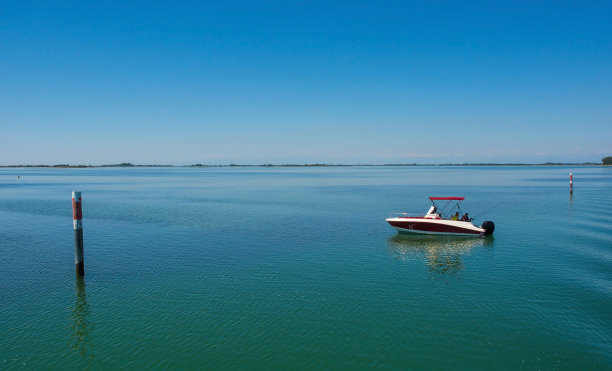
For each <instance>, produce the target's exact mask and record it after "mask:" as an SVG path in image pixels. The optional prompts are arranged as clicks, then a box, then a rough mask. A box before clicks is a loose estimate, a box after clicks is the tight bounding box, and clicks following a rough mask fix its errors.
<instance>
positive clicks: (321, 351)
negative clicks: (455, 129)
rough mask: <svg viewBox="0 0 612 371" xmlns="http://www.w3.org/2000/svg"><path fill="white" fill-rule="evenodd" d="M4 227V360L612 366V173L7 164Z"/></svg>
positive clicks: (0, 306) (50, 364) (1, 189)
mask: <svg viewBox="0 0 612 371" xmlns="http://www.w3.org/2000/svg"><path fill="white" fill-rule="evenodd" d="M570 172H573V173H574V183H575V188H574V195H573V197H570V195H569V191H568V188H569V184H568V183H569V180H568V176H569V173H570ZM17 176H20V177H21V178H20V179H17ZM73 190H81V191H82V192H83V218H84V220H83V226H84V234H85V271H86V276H85V279H84V280H77V279H76V278H75V272H74V239H73V230H72V210H71V199H70V196H71V191H73ZM428 196H465V197H466V201H465V202H464V204H463V205H464V209H465V210H466V211H469V212H470V214H471V215H472V216H476V215H478V214H480V213H484V214H483V215H482V216H481V217H479V218H478V220H477V224H478V225H479V224H480V223H481V222H482V221H483V220H493V221H494V222H495V224H496V230H495V234H494V236H493V237H488V238H480V237H478V238H440V237H410V236H402V235H398V234H397V233H396V232H395V230H394V229H393V228H391V227H390V226H388V225H387V224H386V223H385V221H384V219H385V218H386V217H388V216H389V214H390V213H392V212H403V211H406V212H414V213H417V214H422V213H424V212H425V211H426V210H427V208H428V206H429V205H430V202H429V200H428V199H427V197H428ZM0 222H1V223H0V369H22V368H28V369H41V368H43V369H67V368H68V369H88V368H91V369H125V368H132V369H141V368H147V367H149V368H171V367H172V368H174V367H180V368H196V367H197V368H205V369H223V368H229V367H233V368H244V369H313V368H326V369H328V368H344V369H359V368H372V369H406V368H409V369H456V368H470V369H517V368H525V369H572V370H576V369H612V168H604V167H578V168H570V167H467V168H465V167H364V168H360V167H347V168H137V169H129V168H126V169H113V168H104V169H0Z"/></svg>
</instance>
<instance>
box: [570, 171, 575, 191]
mask: <svg viewBox="0 0 612 371" xmlns="http://www.w3.org/2000/svg"><path fill="white" fill-rule="evenodd" d="M572 193H574V180H573V179H572V173H570V194H572Z"/></svg>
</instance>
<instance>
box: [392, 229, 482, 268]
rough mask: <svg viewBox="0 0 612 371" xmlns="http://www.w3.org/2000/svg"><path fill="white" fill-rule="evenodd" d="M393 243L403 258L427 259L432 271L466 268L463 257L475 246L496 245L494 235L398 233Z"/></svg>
mask: <svg viewBox="0 0 612 371" xmlns="http://www.w3.org/2000/svg"><path fill="white" fill-rule="evenodd" d="M388 243H389V246H390V247H391V249H392V251H393V254H394V255H395V256H397V257H398V258H399V259H401V260H404V261H407V260H424V261H425V263H426V264H427V266H428V271H429V273H433V274H445V275H447V274H450V275H453V274H457V273H459V272H461V270H462V269H463V261H462V258H463V256H464V255H467V254H469V253H470V251H471V250H472V249H475V248H487V249H490V248H492V247H493V236H491V235H490V236H486V237H481V238H473V237H452V236H429V235H423V236H421V235H408V234H396V235H394V236H393V237H391V238H389V241H388Z"/></svg>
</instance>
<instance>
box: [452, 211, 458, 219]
mask: <svg viewBox="0 0 612 371" xmlns="http://www.w3.org/2000/svg"><path fill="white" fill-rule="evenodd" d="M451 219H452V220H459V211H457V212H456V213H455V215H453V217H452V218H451Z"/></svg>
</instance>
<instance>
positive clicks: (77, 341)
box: [71, 277, 93, 364]
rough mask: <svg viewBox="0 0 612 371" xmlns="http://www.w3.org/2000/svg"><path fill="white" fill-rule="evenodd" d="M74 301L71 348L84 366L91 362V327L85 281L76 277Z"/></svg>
mask: <svg viewBox="0 0 612 371" xmlns="http://www.w3.org/2000/svg"><path fill="white" fill-rule="evenodd" d="M75 293H76V301H75V304H74V310H73V311H72V320H73V323H72V343H71V348H72V349H73V350H74V351H76V352H77V354H78V355H79V358H80V360H81V361H82V362H84V363H85V364H91V361H93V345H92V343H91V326H90V324H89V304H87V294H86V293H85V279H84V278H83V277H77V280H76V287H75Z"/></svg>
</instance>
